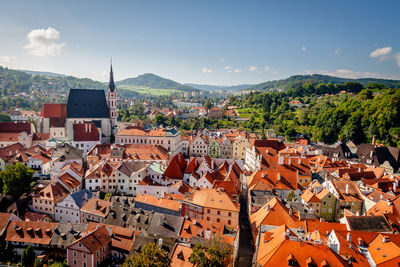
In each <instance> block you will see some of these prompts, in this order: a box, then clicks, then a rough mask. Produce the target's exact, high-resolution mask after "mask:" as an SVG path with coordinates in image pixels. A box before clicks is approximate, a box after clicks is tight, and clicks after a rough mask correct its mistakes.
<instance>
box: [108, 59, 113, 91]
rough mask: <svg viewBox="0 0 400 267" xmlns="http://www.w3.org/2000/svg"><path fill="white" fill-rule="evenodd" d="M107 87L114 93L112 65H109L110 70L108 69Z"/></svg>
mask: <svg viewBox="0 0 400 267" xmlns="http://www.w3.org/2000/svg"><path fill="white" fill-rule="evenodd" d="M108 89H109V90H110V92H112V93H114V91H115V83H114V73H113V69H112V65H111V70H110V82H109V83H108Z"/></svg>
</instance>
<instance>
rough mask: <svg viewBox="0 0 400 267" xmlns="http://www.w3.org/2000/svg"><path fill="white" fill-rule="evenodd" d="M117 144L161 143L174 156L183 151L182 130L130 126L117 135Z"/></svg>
mask: <svg viewBox="0 0 400 267" xmlns="http://www.w3.org/2000/svg"><path fill="white" fill-rule="evenodd" d="M115 143H116V144H121V145H124V144H150V145H159V146H161V147H163V148H164V149H166V150H167V151H169V152H170V153H171V155H172V156H174V155H176V154H177V153H179V152H180V151H181V148H180V143H181V132H180V131H179V130H178V129H176V128H165V129H160V128H156V129H150V130H145V129H143V128H141V127H138V126H129V127H126V128H125V129H122V130H120V131H119V132H118V133H117V135H116V136H115Z"/></svg>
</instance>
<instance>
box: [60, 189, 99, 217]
mask: <svg viewBox="0 0 400 267" xmlns="http://www.w3.org/2000/svg"><path fill="white" fill-rule="evenodd" d="M92 197H93V194H92V193H91V192H90V191H89V190H87V189H82V190H81V191H78V192H75V193H72V194H70V195H68V196H67V197H66V198H64V199H63V200H62V201H60V202H58V203H57V204H56V206H55V212H54V215H55V216H54V217H55V220H56V221H57V222H71V223H80V222H81V208H82V207H83V206H84V205H85V204H86V203H87V202H88V201H89V199H90V198H92Z"/></svg>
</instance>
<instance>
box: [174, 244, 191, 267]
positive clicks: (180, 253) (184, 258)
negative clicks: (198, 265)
mask: <svg viewBox="0 0 400 267" xmlns="http://www.w3.org/2000/svg"><path fill="white" fill-rule="evenodd" d="M191 255H192V248H190V247H187V246H184V245H180V244H176V245H175V247H174V249H173V250H172V252H171V266H180V267H193V264H192V263H190V262H189V258H190V256H191Z"/></svg>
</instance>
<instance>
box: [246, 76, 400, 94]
mask: <svg viewBox="0 0 400 267" xmlns="http://www.w3.org/2000/svg"><path fill="white" fill-rule="evenodd" d="M346 82H358V83H361V84H362V85H363V86H366V85H368V84H370V83H381V84H383V85H385V87H387V88H399V87H400V81H399V80H387V79H374V78H363V79H348V78H339V77H334V76H329V75H322V74H312V75H294V76H291V77H289V78H286V79H282V80H276V81H268V82H264V83H259V84H256V85H254V86H252V87H250V88H249V89H250V90H276V89H278V88H280V89H284V90H286V89H292V88H296V87H297V86H301V85H303V84H306V83H311V84H314V85H316V84H319V83H332V84H343V83H346Z"/></svg>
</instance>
